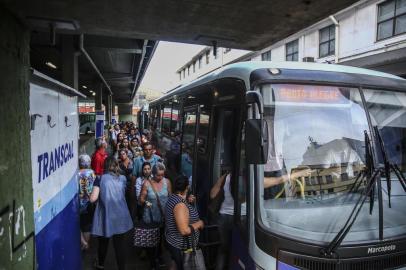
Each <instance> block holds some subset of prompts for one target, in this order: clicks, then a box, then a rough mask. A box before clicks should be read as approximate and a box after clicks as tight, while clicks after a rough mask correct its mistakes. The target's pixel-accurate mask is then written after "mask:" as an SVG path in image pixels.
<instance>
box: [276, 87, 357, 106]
mask: <svg viewBox="0 0 406 270" xmlns="http://www.w3.org/2000/svg"><path fill="white" fill-rule="evenodd" d="M272 89H273V90H274V94H275V100H276V101H281V102H300V103H335V104H337V103H339V104H345V103H348V102H349V99H348V96H349V90H348V89H347V88H343V89H341V88H339V87H336V86H317V85H294V84H280V85H272Z"/></svg>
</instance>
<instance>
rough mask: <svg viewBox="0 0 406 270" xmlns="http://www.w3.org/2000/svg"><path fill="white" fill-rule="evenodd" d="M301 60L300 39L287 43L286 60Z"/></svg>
mask: <svg viewBox="0 0 406 270" xmlns="http://www.w3.org/2000/svg"><path fill="white" fill-rule="evenodd" d="M298 60H299V40H298V39H296V40H294V41H292V42H289V43H286V61H298Z"/></svg>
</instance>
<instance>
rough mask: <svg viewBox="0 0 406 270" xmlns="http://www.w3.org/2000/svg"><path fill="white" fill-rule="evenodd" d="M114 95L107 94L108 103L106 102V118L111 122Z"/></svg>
mask: <svg viewBox="0 0 406 270" xmlns="http://www.w3.org/2000/svg"><path fill="white" fill-rule="evenodd" d="M112 101H113V97H112V96H111V95H107V104H106V120H107V121H108V123H109V124H111V116H112V113H113V104H112Z"/></svg>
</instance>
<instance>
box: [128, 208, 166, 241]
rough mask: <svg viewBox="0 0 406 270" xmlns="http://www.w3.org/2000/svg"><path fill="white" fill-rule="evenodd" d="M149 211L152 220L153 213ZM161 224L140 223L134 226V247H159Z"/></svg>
mask: <svg viewBox="0 0 406 270" xmlns="http://www.w3.org/2000/svg"><path fill="white" fill-rule="evenodd" d="M148 209H149V212H150V217H151V220H153V219H152V212H151V209H150V208H148ZM160 231H161V223H158V222H153V223H145V222H144V221H142V220H141V221H138V222H136V223H135V225H134V246H136V247H156V246H158V245H159V239H160V236H161V235H160Z"/></svg>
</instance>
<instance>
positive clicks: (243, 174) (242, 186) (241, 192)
mask: <svg viewBox="0 0 406 270" xmlns="http://www.w3.org/2000/svg"><path fill="white" fill-rule="evenodd" d="M241 136H242V138H241V150H240V164H239V172H238V184H237V185H238V193H237V194H238V202H237V205H239V206H238V207H237V208H235V209H236V210H235V211H236V212H235V215H236V216H237V219H238V221H239V222H240V225H241V229H243V231H244V232H247V230H248V223H247V188H248V182H247V181H248V175H247V164H246V163H245V138H244V136H245V129H244V127H243V128H242V130H241ZM246 237H248V236H247V235H246Z"/></svg>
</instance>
